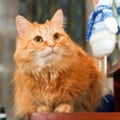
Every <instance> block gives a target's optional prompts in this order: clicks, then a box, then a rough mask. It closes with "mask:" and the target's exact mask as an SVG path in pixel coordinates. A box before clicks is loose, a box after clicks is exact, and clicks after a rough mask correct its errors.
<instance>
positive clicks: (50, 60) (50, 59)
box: [37, 52, 61, 67]
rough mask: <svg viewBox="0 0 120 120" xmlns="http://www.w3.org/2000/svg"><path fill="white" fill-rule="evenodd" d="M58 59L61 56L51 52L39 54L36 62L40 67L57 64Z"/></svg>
mask: <svg viewBox="0 0 120 120" xmlns="http://www.w3.org/2000/svg"><path fill="white" fill-rule="evenodd" d="M60 60H61V56H60V55H57V53H55V52H53V53H48V54H46V55H44V56H41V57H40V58H37V64H38V65H39V66H41V67H46V66H53V65H55V64H58V63H59V62H60Z"/></svg>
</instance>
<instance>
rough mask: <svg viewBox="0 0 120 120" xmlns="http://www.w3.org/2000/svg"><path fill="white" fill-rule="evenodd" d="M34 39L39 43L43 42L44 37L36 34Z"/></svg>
mask: <svg viewBox="0 0 120 120" xmlns="http://www.w3.org/2000/svg"><path fill="white" fill-rule="evenodd" d="M34 41H35V42H37V43H42V42H43V38H42V37H41V36H36V37H35V38H34Z"/></svg>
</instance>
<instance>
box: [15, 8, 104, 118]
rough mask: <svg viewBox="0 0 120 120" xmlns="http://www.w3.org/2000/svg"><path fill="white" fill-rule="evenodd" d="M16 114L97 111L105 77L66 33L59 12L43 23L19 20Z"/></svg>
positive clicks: (17, 20)
mask: <svg viewBox="0 0 120 120" xmlns="http://www.w3.org/2000/svg"><path fill="white" fill-rule="evenodd" d="M16 27H17V30H18V37H17V46H16V52H15V54H14V59H15V61H16V64H17V65H16V71H15V73H14V81H13V82H14V86H15V97H14V101H15V115H16V116H18V117H23V116H24V115H26V114H27V113H32V112H60V113H68V112H74V111H75V112H78V111H95V109H96V107H97V106H98V104H99V100H100V98H101V92H102V89H101V88H102V87H101V82H100V81H101V79H102V75H101V73H100V71H99V69H98V68H97V65H96V62H95V60H94V59H93V58H91V57H90V56H88V55H87V54H86V53H85V52H84V51H83V50H82V48H81V47H79V46H78V45H76V44H75V43H74V42H73V41H72V40H71V39H70V37H69V36H68V35H67V33H66V32H65V31H64V17H63V12H62V10H61V9H59V10H58V11H57V12H56V13H55V15H54V16H53V18H52V19H51V20H50V21H49V20H47V21H46V23H44V24H38V23H36V22H34V23H30V22H29V21H28V20H26V19H25V18H24V17H22V16H19V15H18V16H17V17H16Z"/></svg>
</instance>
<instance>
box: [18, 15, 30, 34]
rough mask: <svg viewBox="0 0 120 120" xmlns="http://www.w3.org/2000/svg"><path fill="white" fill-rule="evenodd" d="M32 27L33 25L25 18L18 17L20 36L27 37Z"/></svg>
mask: <svg viewBox="0 0 120 120" xmlns="http://www.w3.org/2000/svg"><path fill="white" fill-rule="evenodd" d="M31 26H32V24H31V23H30V22H29V21H28V20H27V19H25V18H24V17H23V16H20V15H18V16H17V17H16V27H17V31H18V34H19V35H20V36H25V35H26V34H27V32H28V30H29V29H30V27H31Z"/></svg>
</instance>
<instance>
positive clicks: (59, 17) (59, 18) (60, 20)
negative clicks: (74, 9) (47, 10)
mask: <svg viewBox="0 0 120 120" xmlns="http://www.w3.org/2000/svg"><path fill="white" fill-rule="evenodd" d="M51 21H52V22H54V23H55V24H57V25H60V26H64V25H65V18H64V16H63V11H62V10H61V9H59V10H57V11H56V13H55V14H54V16H53V17H52V19H51Z"/></svg>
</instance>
